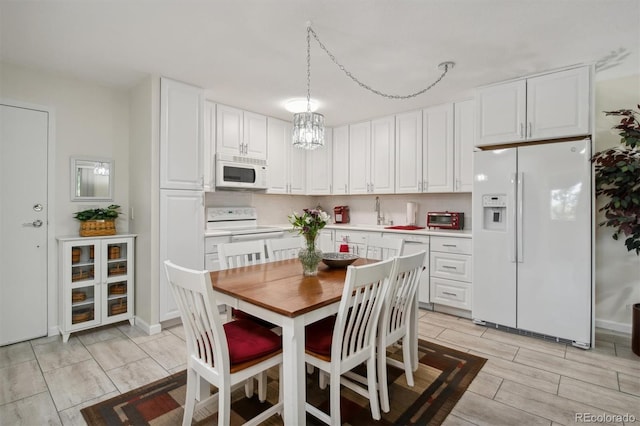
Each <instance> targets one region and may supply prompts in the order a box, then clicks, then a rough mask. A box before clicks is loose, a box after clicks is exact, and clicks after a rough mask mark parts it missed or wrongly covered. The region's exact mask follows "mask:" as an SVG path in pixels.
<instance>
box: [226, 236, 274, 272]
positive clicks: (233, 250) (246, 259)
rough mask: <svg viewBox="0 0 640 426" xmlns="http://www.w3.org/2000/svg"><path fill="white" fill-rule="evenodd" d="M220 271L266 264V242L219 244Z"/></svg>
mask: <svg viewBox="0 0 640 426" xmlns="http://www.w3.org/2000/svg"><path fill="white" fill-rule="evenodd" d="M218 258H219V259H220V269H229V268H239V267H241V266H249V265H255V264H258V263H264V262H265V261H266V260H265V259H266V252H265V242H264V240H252V241H238V242H233V243H220V244H218Z"/></svg>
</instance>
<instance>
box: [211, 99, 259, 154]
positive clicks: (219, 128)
mask: <svg viewBox="0 0 640 426" xmlns="http://www.w3.org/2000/svg"><path fill="white" fill-rule="evenodd" d="M216 121H217V123H216V147H217V152H219V153H226V154H231V155H246V156H248V157H253V158H260V159H263V160H266V159H267V117H266V116H264V115H261V114H256V113H253V112H249V111H243V110H241V109H238V108H234V107H230V106H227V105H220V104H218V105H217V107H216Z"/></svg>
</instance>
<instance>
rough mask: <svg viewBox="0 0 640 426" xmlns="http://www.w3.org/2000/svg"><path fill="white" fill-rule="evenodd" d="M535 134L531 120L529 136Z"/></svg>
mask: <svg viewBox="0 0 640 426" xmlns="http://www.w3.org/2000/svg"><path fill="white" fill-rule="evenodd" d="M532 136H533V126H532V125H531V122H529V137H532Z"/></svg>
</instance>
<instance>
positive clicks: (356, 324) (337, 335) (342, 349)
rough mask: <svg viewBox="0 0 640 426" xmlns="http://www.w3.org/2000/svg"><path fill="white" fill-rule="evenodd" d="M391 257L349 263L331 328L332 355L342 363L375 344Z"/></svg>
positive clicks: (369, 349)
mask: <svg viewBox="0 0 640 426" xmlns="http://www.w3.org/2000/svg"><path fill="white" fill-rule="evenodd" d="M392 265H393V259H389V260H386V261H382V262H378V263H374V264H370V265H364V266H349V267H348V269H347V276H346V278H345V285H344V290H343V293H342V298H341V300H340V307H339V308H338V315H337V318H336V324H335V327H334V333H333V341H332V345H331V347H332V354H331V357H332V358H334V357H337V359H341V360H342V362H343V363H344V362H345V361H347V360H349V359H357V358H358V357H362V356H363V354H364V353H365V352H368V351H371V349H372V348H374V347H375V337H376V329H377V326H378V320H379V317H380V312H381V309H382V306H383V302H384V298H385V293H386V290H387V287H388V284H387V280H388V278H389V274H390V273H391V268H392Z"/></svg>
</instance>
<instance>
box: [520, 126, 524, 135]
mask: <svg viewBox="0 0 640 426" xmlns="http://www.w3.org/2000/svg"><path fill="white" fill-rule="evenodd" d="M523 138H524V124H523V123H520V139H523Z"/></svg>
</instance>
